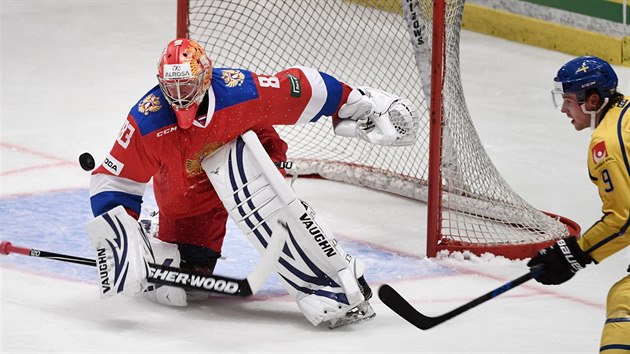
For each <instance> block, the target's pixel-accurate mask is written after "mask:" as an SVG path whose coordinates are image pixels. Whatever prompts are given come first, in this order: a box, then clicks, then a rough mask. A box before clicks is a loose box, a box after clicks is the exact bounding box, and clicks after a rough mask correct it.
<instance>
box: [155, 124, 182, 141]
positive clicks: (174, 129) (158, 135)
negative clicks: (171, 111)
mask: <svg viewBox="0 0 630 354" xmlns="http://www.w3.org/2000/svg"><path fill="white" fill-rule="evenodd" d="M176 130H177V126H173V127H170V128H166V129H164V130H161V131H159V132H158V133H157V137H158V138H159V137H161V136H164V135H166V134H168V133H172V132H174V131H176Z"/></svg>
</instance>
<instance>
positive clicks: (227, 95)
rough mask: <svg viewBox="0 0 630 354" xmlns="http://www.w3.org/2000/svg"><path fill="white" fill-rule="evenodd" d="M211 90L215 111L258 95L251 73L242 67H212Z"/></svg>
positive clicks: (255, 97) (252, 98)
mask: <svg viewBox="0 0 630 354" xmlns="http://www.w3.org/2000/svg"><path fill="white" fill-rule="evenodd" d="M212 90H213V91H214V95H215V102H216V103H215V106H214V111H215V112H218V111H220V110H222V109H225V108H228V107H232V106H236V105H239V104H241V103H244V102H247V101H250V100H254V99H257V98H258V97H259V94H258V89H257V88H256V84H255V83H254V78H253V76H252V73H251V72H250V71H247V70H243V69H230V68H213V69H212Z"/></svg>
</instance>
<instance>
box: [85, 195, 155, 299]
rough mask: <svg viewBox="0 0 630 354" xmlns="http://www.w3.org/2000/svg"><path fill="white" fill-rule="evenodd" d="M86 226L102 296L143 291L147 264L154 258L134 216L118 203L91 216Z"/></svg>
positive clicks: (146, 237) (132, 293) (145, 282)
mask: <svg viewBox="0 0 630 354" xmlns="http://www.w3.org/2000/svg"><path fill="white" fill-rule="evenodd" d="M86 228H87V231H88V234H89V236H90V239H91V240H92V245H93V246H94V248H95V249H96V269H97V273H98V277H99V279H100V285H101V286H100V290H101V298H106V297H111V296H114V295H116V294H119V293H121V294H124V295H136V294H140V293H142V292H143V291H144V290H146V289H147V286H148V283H147V280H146V279H147V275H148V272H149V265H148V263H149V262H151V263H153V262H155V259H154V257H153V250H152V249H151V244H150V242H149V238H148V236H147V235H146V233H145V232H144V229H143V228H142V226H140V224H139V223H138V222H137V221H136V219H134V218H133V217H131V216H130V215H129V214H127V212H126V211H125V209H124V208H123V207H122V206H117V207H116V208H114V209H112V210H110V211H108V212H106V213H103V214H101V215H99V216H98V217H96V218H94V219H93V220H92V221H90V222H89V223H88V224H87V225H86Z"/></svg>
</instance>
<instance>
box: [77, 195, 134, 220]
mask: <svg viewBox="0 0 630 354" xmlns="http://www.w3.org/2000/svg"><path fill="white" fill-rule="evenodd" d="M90 204H91V205H92V213H93V214H94V216H98V215H101V214H103V213H105V212H107V211H109V210H112V209H114V208H115V207H117V206H119V205H122V206H123V207H125V208H126V209H129V210H132V211H133V212H135V213H137V214H138V215H140V211H141V207H140V206H141V205H142V196H141V195H134V194H129V193H125V192H113V191H107V192H101V193H98V194H95V195H93V196H92V197H90Z"/></svg>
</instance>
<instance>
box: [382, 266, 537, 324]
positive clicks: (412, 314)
mask: <svg viewBox="0 0 630 354" xmlns="http://www.w3.org/2000/svg"><path fill="white" fill-rule="evenodd" d="M541 272H542V267H536V268H534V269H532V270H531V271H530V272H529V273H526V274H524V275H521V276H520V277H518V278H516V279H514V280H511V281H509V282H507V283H505V284H503V285H501V286H500V287H498V288H496V289H494V290H492V291H490V292H489V293H486V294H484V295H482V296H480V297H478V298H476V299H474V300H472V301H470V302H468V303H465V304H464V305H462V306H460V307H458V308H456V309H454V310H452V311H449V312H447V313H445V314H443V315H440V316H436V317H430V316H426V315H423V314H422V313H420V312H418V310H416V309H415V308H414V307H413V306H411V304H409V302H407V300H405V299H404V298H403V297H402V296H400V294H398V292H396V290H394V288H392V287H391V286H389V285H387V284H384V285H383V286H381V287H380V288H379V289H378V297H379V298H380V299H381V301H383V303H384V304H385V305H387V307H389V308H390V309H392V310H393V311H394V312H396V313H397V314H398V315H399V316H400V317H402V318H404V319H405V320H407V321H408V322H409V323H411V324H412V325H414V326H416V327H418V328H420V329H422V330H426V329H429V328H433V327H435V326H437V325H439V324H440V323H443V322H446V321H448V320H450V319H451V318H453V317H455V316H457V315H460V314H461V313H463V312H465V311H468V310H470V309H471V308H473V307H475V306H477V305H480V304H482V303H484V302H486V301H488V300H490V299H494V298H495V297H497V296H499V295H501V294H503V293H505V292H506V291H508V290H510V289H514V288H515V287H517V286H519V285H521V284H523V283H525V282H526V281H528V280H530V279H532V278H535V277H536V276H538V275H539V274H540V273H541Z"/></svg>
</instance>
